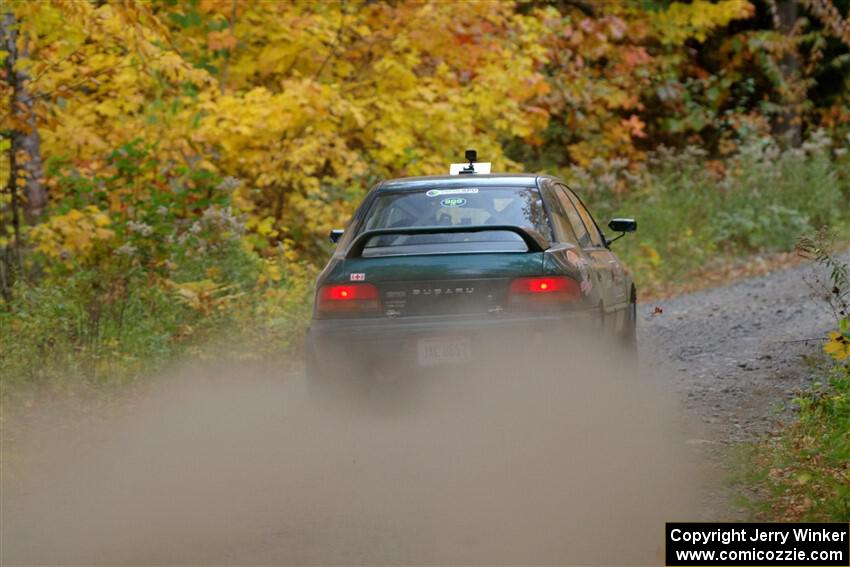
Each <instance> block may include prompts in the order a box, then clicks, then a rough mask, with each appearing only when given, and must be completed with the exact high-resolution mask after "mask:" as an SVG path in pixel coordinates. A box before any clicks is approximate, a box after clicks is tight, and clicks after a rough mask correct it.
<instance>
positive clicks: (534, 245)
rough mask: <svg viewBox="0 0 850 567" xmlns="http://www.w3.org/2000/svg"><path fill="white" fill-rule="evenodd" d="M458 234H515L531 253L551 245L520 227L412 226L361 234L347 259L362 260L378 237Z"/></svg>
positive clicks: (349, 250) (507, 225) (350, 249)
mask: <svg viewBox="0 0 850 567" xmlns="http://www.w3.org/2000/svg"><path fill="white" fill-rule="evenodd" d="M458 232H513V233H514V234H518V235H519V237H520V238H522V240H523V242H525V245H526V246H528V251H529V252H543V251H544V250H545V249H546V248H548V247H549V243H548V242H545V241H544V240H543V238H542V237H540V236H538V235H535V234H534V233H533V232H532V231H529V230H526V229H524V228H522V227H520V226H513V225H509V224H490V225H475V226H466V225H460V226H411V227H402V228H378V229H375V230H367V231H366V232H362V233H360V234H359V235H358V236H357V238H355V239H354V242H352V243H351V246H350V247H349V248H348V252H347V253H346V254H345V257H346V258H360V257H361V256H362V255H363V249H364V248H366V244H367V243H368V242H369V241H370V240H371V239H373V238H375V237H376V236H385V235H388V234H401V235H406V236H412V235H416V234H454V233H458Z"/></svg>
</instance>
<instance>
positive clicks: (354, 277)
mask: <svg viewBox="0 0 850 567" xmlns="http://www.w3.org/2000/svg"><path fill="white" fill-rule="evenodd" d="M351 281H353V282H362V281H366V274H364V273H357V272H355V273H353V274H351Z"/></svg>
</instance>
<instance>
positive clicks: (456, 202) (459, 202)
mask: <svg viewBox="0 0 850 567" xmlns="http://www.w3.org/2000/svg"><path fill="white" fill-rule="evenodd" d="M440 204H441V205H443V206H444V207H462V206H464V205H465V204H466V199H464V198H463V197H449V198H448V199H443V200H442V201H440Z"/></svg>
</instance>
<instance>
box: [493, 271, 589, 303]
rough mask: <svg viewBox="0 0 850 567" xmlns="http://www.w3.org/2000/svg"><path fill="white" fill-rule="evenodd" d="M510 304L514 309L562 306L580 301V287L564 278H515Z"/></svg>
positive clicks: (570, 279)
mask: <svg viewBox="0 0 850 567" xmlns="http://www.w3.org/2000/svg"><path fill="white" fill-rule="evenodd" d="M509 297H510V302H511V305H513V306H515V307H523V306H529V307H533V306H540V305H544V306H545V305H552V304H562V303H567V302H571V301H577V300H579V299H581V297H582V293H581V286H580V285H579V283H578V282H577V281H575V280H574V279H572V278H568V277H565V276H542V277H531V278H516V279H514V280H513V281H512V282H511V287H510V294H509Z"/></svg>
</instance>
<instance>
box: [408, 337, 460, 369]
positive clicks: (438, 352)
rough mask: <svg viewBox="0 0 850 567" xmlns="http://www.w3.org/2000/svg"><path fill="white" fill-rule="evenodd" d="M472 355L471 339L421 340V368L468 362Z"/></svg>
mask: <svg viewBox="0 0 850 567" xmlns="http://www.w3.org/2000/svg"><path fill="white" fill-rule="evenodd" d="M471 355H472V346H471V342H470V340H469V337H446V338H429V339H419V366H435V365H438V364H457V363H461V362H468V361H469V360H470V358H471V357H472V356H471Z"/></svg>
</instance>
